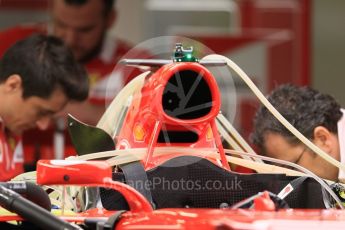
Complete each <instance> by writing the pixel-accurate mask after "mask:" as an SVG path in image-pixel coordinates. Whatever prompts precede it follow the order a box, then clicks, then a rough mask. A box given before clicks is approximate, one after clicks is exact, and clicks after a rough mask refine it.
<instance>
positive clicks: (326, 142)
mask: <svg viewBox="0 0 345 230" xmlns="http://www.w3.org/2000/svg"><path fill="white" fill-rule="evenodd" d="M314 144H316V145H317V146H318V147H320V148H321V149H322V150H324V151H325V152H327V153H329V154H330V155H332V154H335V150H336V148H337V145H338V139H337V137H336V135H334V134H332V132H330V131H329V130H328V129H327V128H326V127H324V126H317V127H316V128H315V129H314Z"/></svg>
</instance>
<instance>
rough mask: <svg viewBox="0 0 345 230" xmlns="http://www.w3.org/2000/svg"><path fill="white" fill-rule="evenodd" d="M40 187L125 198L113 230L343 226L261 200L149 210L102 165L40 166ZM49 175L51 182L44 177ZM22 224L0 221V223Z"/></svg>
mask: <svg viewBox="0 0 345 230" xmlns="http://www.w3.org/2000/svg"><path fill="white" fill-rule="evenodd" d="M37 170H38V171H37V172H38V174H37V175H38V177H37V181H38V183H39V184H60V185H61V184H64V185H81V186H85V185H87V186H103V187H108V188H112V189H116V190H118V191H120V192H121V194H123V195H124V197H125V198H126V200H127V202H128V203H129V205H130V211H127V212H125V213H123V214H122V215H121V218H120V219H119V221H118V222H117V224H116V227H115V229H117V230H120V229H199V230H201V229H249V230H251V229H253V230H254V229H258V230H272V229H294V228H295V229H311V228H315V229H327V230H329V229H340V228H341V227H343V226H344V225H345V212H344V211H342V210H292V209H286V210H280V211H274V210H272V207H271V204H269V203H270V202H269V201H268V200H267V199H266V198H267V197H268V196H265V195H264V196H263V197H261V198H260V199H258V201H257V202H258V203H260V204H259V205H258V206H256V207H255V209H251V210H248V209H236V210H231V209H173V208H166V209H160V210H152V208H151V206H150V204H149V203H148V202H147V201H146V199H145V198H144V197H143V196H142V195H141V194H139V193H138V192H137V191H136V190H134V189H133V188H131V187H130V186H128V185H125V184H122V183H119V182H115V181H112V180H111V179H110V176H111V169H110V167H109V165H107V164H106V163H105V162H100V161H93V162H92V161H90V162H85V161H80V162H76V161H54V160H53V161H49V160H44V161H40V162H39V163H38V166H37ZM48 175H49V176H48ZM267 202H268V204H265V203H267ZM114 213H115V212H112V211H106V210H103V209H92V210H88V211H86V212H84V213H79V214H77V215H76V216H62V217H61V218H62V219H64V220H67V221H69V222H75V223H83V222H84V221H85V220H86V219H88V218H98V219H107V218H109V217H110V216H111V215H113V214H114ZM9 220H21V218H20V217H18V216H2V217H0V221H9Z"/></svg>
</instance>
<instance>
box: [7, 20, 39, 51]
mask: <svg viewBox="0 0 345 230" xmlns="http://www.w3.org/2000/svg"><path fill="white" fill-rule="evenodd" d="M34 33H45V26H44V24H23V25H17V26H14V27H10V28H6V29H4V30H2V31H0V41H1V42H0V56H2V54H3V53H4V52H5V51H6V50H7V49H8V48H9V47H11V46H12V45H14V43H16V42H17V41H19V40H22V39H24V38H26V37H29V36H30V35H32V34H34Z"/></svg>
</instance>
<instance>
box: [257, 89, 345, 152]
mask: <svg viewBox="0 0 345 230" xmlns="http://www.w3.org/2000/svg"><path fill="white" fill-rule="evenodd" d="M267 99H268V100H269V101H270V102H271V104H272V105H273V106H274V107H275V108H276V109H277V110H278V111H279V112H280V113H281V114H282V115H283V117H285V119H286V120H288V121H289V122H290V123H291V124H292V125H293V126H294V127H295V128H296V129H297V130H298V131H300V132H301V133H302V134H303V135H304V136H305V137H307V138H308V139H310V140H311V139H313V133H314V128H316V127H317V126H324V127H325V128H327V129H328V130H329V131H331V132H332V133H335V134H337V123H338V121H339V120H340V118H341V117H342V112H341V111H340V105H339V104H338V103H337V102H336V101H335V99H334V98H333V97H332V96H330V95H327V94H322V93H320V92H318V91H317V90H315V89H312V88H310V87H297V86H294V85H291V84H288V85H282V86H280V87H278V88H276V89H275V90H273V91H272V93H271V94H270V95H269V96H268V98H267ZM267 132H273V133H277V134H280V135H282V136H283V137H285V138H286V140H287V141H288V142H289V143H290V144H298V143H299V142H300V141H299V140H298V139H297V138H296V137H295V136H294V135H293V134H292V133H291V132H290V131H289V130H287V129H286V128H285V127H284V126H283V125H282V124H281V123H280V122H279V121H278V120H277V119H276V118H275V117H274V116H273V115H272V114H271V113H270V111H268V110H267V108H266V107H265V106H261V107H260V108H259V109H258V111H257V113H256V115H255V118H254V131H253V133H252V134H251V140H252V142H253V143H254V144H255V145H257V146H258V147H259V148H260V150H262V151H265V149H264V137H265V135H266V134H267Z"/></svg>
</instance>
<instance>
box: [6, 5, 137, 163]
mask: <svg viewBox="0 0 345 230" xmlns="http://www.w3.org/2000/svg"><path fill="white" fill-rule="evenodd" d="M114 3H115V1H114V0H54V1H51V2H50V4H49V6H48V12H49V14H50V17H51V20H50V21H49V22H45V23H34V24H33V23H29V24H28V23H26V24H20V25H15V26H14V27H9V28H6V29H5V30H3V31H2V32H1V33H0V40H1V45H0V56H2V54H3V53H4V52H5V51H6V50H7V48H8V47H9V46H11V45H12V44H13V43H15V42H16V41H17V40H19V39H22V38H25V37H27V36H29V35H31V34H34V33H43V34H52V35H54V36H57V37H58V38H61V39H62V40H63V41H64V42H65V44H66V45H67V46H68V47H69V48H70V49H71V50H72V52H73V54H74V56H75V58H76V59H77V60H78V61H79V62H80V63H82V64H83V65H84V66H85V67H86V69H87V71H88V76H89V80H90V93H89V99H88V100H87V101H85V102H83V103H73V102H72V103H70V104H68V106H67V107H66V109H65V112H62V113H60V115H61V116H62V118H57V119H56V122H55V126H54V127H51V129H50V131H44V132H42V131H40V130H33V131H29V132H27V133H25V135H24V145H25V147H26V151H28V152H31V155H32V156H33V157H34V158H39V157H48V158H51V157H54V158H64V157H66V154H72V153H73V152H74V151H73V149H72V147H71V143H70V140H69V138H68V134H67V132H66V122H65V119H64V117H65V114H66V113H71V114H73V115H74V116H75V117H76V118H77V119H79V120H81V121H83V122H85V123H87V124H90V125H96V124H97V122H98V120H99V119H100V117H101V115H102V114H103V113H104V111H105V107H106V106H105V103H106V102H109V101H111V100H112V99H113V97H114V96H115V95H116V94H117V93H118V92H119V91H120V90H121V88H122V87H123V86H124V85H125V84H126V83H127V82H128V81H129V80H131V78H132V77H134V76H135V75H136V74H138V72H137V71H136V72H133V74H132V75H130V74H127V73H128V72H131V71H132V69H130V68H129V67H128V68H122V69H117V70H116V71H113V70H114V67H115V65H116V64H117V62H118V61H119V59H120V58H121V57H122V56H123V55H125V54H126V53H127V52H128V51H129V50H130V49H131V46H130V45H129V44H128V43H126V42H124V41H123V40H121V39H118V38H117V37H115V36H114V35H113V34H111V33H108V30H109V29H110V28H111V27H112V26H113V24H114V23H115V21H116V15H117V12H116V9H115V7H114ZM138 55H139V56H140V54H138ZM139 56H138V57H139ZM126 71H127V72H126ZM125 72H126V74H125ZM111 75H115V76H116V81H111V82H108V78H110V76H111ZM64 133H65V135H63V134H64ZM42 155H43V156H42ZM33 162H35V160H33Z"/></svg>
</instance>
